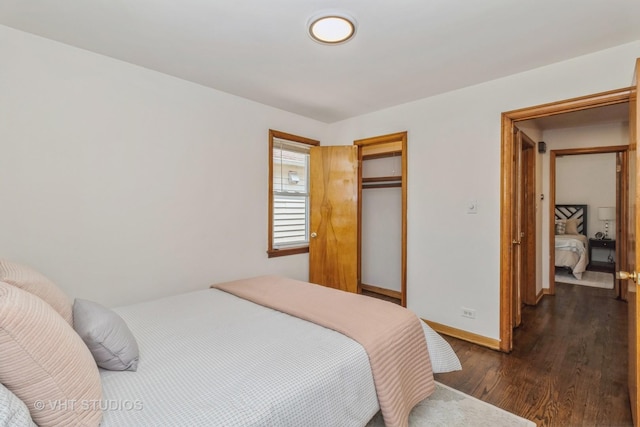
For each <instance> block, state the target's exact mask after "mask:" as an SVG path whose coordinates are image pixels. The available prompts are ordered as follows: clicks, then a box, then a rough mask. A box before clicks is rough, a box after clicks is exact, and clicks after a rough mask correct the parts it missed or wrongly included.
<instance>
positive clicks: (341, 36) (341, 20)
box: [308, 12, 356, 44]
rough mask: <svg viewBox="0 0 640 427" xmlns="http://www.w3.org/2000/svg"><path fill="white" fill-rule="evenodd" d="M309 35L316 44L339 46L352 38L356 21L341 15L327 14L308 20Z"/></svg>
mask: <svg viewBox="0 0 640 427" xmlns="http://www.w3.org/2000/svg"><path fill="white" fill-rule="evenodd" d="M308 26H309V35H310V36H311V38H312V39H313V40H315V41H317V42H318V43H322V44H339V43H344V42H346V41H348V40H350V39H351V38H353V36H354V34H355V33H356V20H355V19H353V18H352V17H350V16H349V15H345V14H343V13H335V12H327V13H322V14H318V15H315V16H313V17H312V18H311V19H309V23H308Z"/></svg>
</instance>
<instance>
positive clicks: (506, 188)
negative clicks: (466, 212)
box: [499, 88, 631, 352]
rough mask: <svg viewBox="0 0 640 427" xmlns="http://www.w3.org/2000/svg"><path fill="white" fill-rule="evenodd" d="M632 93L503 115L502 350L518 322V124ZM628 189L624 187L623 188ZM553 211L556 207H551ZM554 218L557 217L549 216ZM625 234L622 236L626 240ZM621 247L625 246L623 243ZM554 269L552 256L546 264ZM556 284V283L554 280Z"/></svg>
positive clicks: (624, 91)
mask: <svg viewBox="0 0 640 427" xmlns="http://www.w3.org/2000/svg"><path fill="white" fill-rule="evenodd" d="M630 96H631V89H630V88H625V89H619V90H614V91H609V92H603V93H599V94H594V95H589V96H585V97H580V98H574V99H570V100H565V101H559V102H555V103H550V104H544V105H540V106H535V107H529V108H524V109H520V110H514V111H510V112H505V113H503V114H502V143H501V147H502V148H501V164H502V171H501V186H500V189H501V227H500V253H501V255H500V260H501V261H500V264H501V265H500V346H499V348H500V350H501V351H504V352H510V351H511V350H512V349H513V326H514V325H513V319H514V313H513V310H514V302H513V300H514V298H515V296H514V287H513V283H512V280H513V269H514V268H515V266H514V256H513V252H514V250H513V247H514V244H513V241H514V240H517V237H518V236H517V235H516V236H514V230H515V229H516V227H515V225H514V222H515V221H516V218H517V216H516V214H517V212H518V211H517V207H516V206H515V205H514V203H513V190H514V188H516V185H517V182H516V181H515V178H514V177H515V176H516V175H515V171H514V168H515V164H514V162H513V159H514V156H515V148H514V147H515V144H514V135H515V132H514V127H515V125H516V123H517V122H519V121H524V120H530V119H536V118H543V117H550V116H554V115H559V114H562V113H568V112H576V111H583V110H589V109H592V108H596V107H603V106H608V105H615V104H621V103H625V102H627V103H628V102H629V99H630ZM623 187H624V186H623ZM551 208H552V207H551ZM549 217H550V218H552V217H553V213H551V215H549ZM617 223H618V224H620V225H619V227H623V226H624V223H625V221H618V222H617ZM554 234H555V233H554V229H553V227H549V240H552V239H553V235H554ZM624 235H625V233H624V232H623V233H622V236H624ZM621 244H624V243H623V242H621ZM546 262H548V263H549V265H552V263H553V261H552V258H551V255H550V256H549V259H548V260H547V261H546ZM551 280H552V279H551Z"/></svg>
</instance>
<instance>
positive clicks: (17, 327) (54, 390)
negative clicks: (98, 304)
mask: <svg viewBox="0 0 640 427" xmlns="http://www.w3.org/2000/svg"><path fill="white" fill-rule="evenodd" d="M0 361H1V363H0V382H2V384H4V385H5V387H7V388H8V389H9V390H11V391H12V392H13V393H14V394H15V395H16V396H18V398H20V399H21V400H22V401H23V402H24V403H25V404H26V405H27V407H28V408H29V411H30V412H31V418H33V421H34V422H35V423H36V424H38V425H39V426H41V427H46V426H71V425H78V426H79V425H82V426H97V425H99V424H100V420H101V418H102V410H101V405H100V403H101V399H102V385H101V382H100V374H99V372H98V367H97V366H96V362H95V361H94V360H93V356H91V353H90V352H89V349H88V348H87V346H86V345H85V344H84V342H83V341H82V339H81V338H80V337H79V336H78V334H76V333H75V331H74V330H73V328H72V327H71V326H70V325H69V324H68V323H67V322H65V321H64V319H63V318H62V317H60V315H59V314H58V313H56V312H55V311H54V310H53V308H51V306H49V305H48V304H47V303H45V302H44V301H43V300H42V299H40V298H38V297H36V296H34V295H32V294H30V293H28V292H26V291H23V290H22V289H19V288H17V287H15V286H12V285H9V284H6V283H3V282H0Z"/></svg>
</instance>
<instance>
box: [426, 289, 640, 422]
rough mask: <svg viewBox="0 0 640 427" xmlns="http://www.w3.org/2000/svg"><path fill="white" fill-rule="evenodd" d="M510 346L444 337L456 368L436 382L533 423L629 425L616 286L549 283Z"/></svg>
mask: <svg viewBox="0 0 640 427" xmlns="http://www.w3.org/2000/svg"><path fill="white" fill-rule="evenodd" d="M522 320H523V322H522V326H520V327H519V328H517V329H516V330H515V331H514V351H513V352H511V353H510V354H504V353H500V352H497V351H493V350H489V349H487V348H484V347H480V346H477V345H474V344H470V343H468V342H465V341H461V340H458V339H455V338H451V337H445V339H447V341H448V342H449V343H451V346H452V347H453V349H454V350H455V351H456V353H457V354H458V357H459V358H460V361H461V362H462V367H463V369H462V371H459V372H451V373H446V374H437V375H436V376H435V377H436V380H437V381H439V382H441V383H443V384H446V385H449V386H451V387H453V388H455V389H457V390H460V391H462V392H464V393H467V394H469V395H471V396H474V397H476V398H478V399H481V400H483V401H485V402H488V403H491V404H493V405H495V406H498V407H500V408H503V409H505V410H507V411H509V412H512V413H514V414H517V415H520V416H521V417H524V418H527V419H529V420H531V421H534V422H535V423H536V424H537V425H538V426H562V427H567V426H631V425H632V420H631V409H630V406H629V394H628V391H627V304H626V303H625V302H624V301H620V300H617V299H616V298H615V291H614V290H608V289H599V288H591V287H585V286H578V285H569V284H564V283H556V295H555V296H549V295H547V296H544V297H543V298H542V300H541V301H540V303H539V304H538V305H537V306H536V307H524V309H523V312H522Z"/></svg>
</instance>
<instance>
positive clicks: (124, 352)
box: [73, 298, 139, 371]
mask: <svg viewBox="0 0 640 427" xmlns="http://www.w3.org/2000/svg"><path fill="white" fill-rule="evenodd" d="M73 328H74V329H75V330H76V332H77V333H78V335H80V337H81V338H82V340H83V341H84V342H85V344H86V345H87V347H89V351H91V354H92V355H93V358H94V359H95V360H96V364H97V365H98V366H99V367H101V368H103V369H108V370H111V371H135V370H136V369H138V358H139V353H138V343H137V342H136V339H135V337H134V336H133V334H132V333H131V331H130V330H129V328H128V327H127V324H126V323H125V321H124V320H122V318H121V317H120V316H118V315H117V314H116V313H115V312H114V311H112V310H109V309H108V308H106V307H103V306H102V305H100V304H98V303H96V302H93V301H88V300H83V299H78V298H76V300H75V302H74V303H73Z"/></svg>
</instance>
